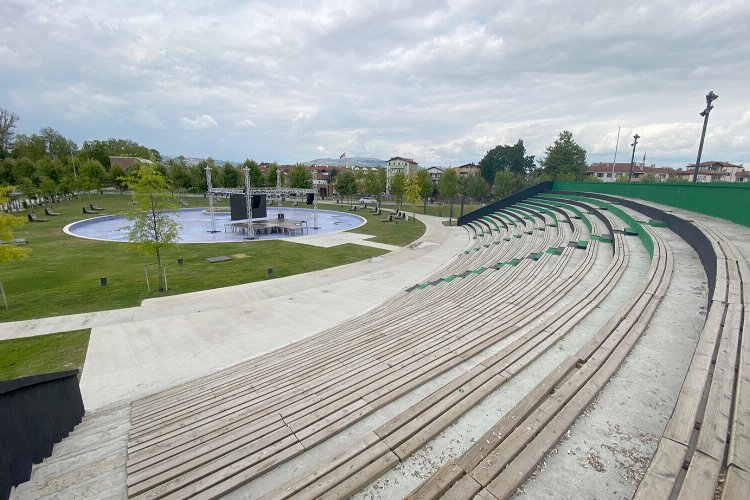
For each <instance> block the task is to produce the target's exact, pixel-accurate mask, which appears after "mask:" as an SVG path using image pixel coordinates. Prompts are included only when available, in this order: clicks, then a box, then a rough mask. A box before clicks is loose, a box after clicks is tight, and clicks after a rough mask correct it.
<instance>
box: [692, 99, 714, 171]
mask: <svg viewBox="0 0 750 500" xmlns="http://www.w3.org/2000/svg"><path fill="white" fill-rule="evenodd" d="M718 98H719V96H717V95H716V94H714V91H713V90H712V91H710V92H709V93H708V94H706V109H704V110H703V111H701V116H702V117H703V131H702V132H701V142H700V144H699V145H698V159H696V160H695V170H693V182H698V169H699V168H700V164H701V155H702V154H703V140H704V139H705V138H706V127H707V126H708V114H709V113H710V112H711V110H712V109H714V107H713V106H712V105H711V103H712V102H714V101H715V100H716V99H718Z"/></svg>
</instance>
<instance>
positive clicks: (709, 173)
mask: <svg viewBox="0 0 750 500" xmlns="http://www.w3.org/2000/svg"><path fill="white" fill-rule="evenodd" d="M744 172H745V167H743V166H742V165H735V164H733V163H729V162H728V161H702V162H701V163H700V165H699V167H698V182H747V178H746V177H745V176H744V175H742V176H740V179H744V180H739V179H738V178H737V175H738V174H742V173H744ZM694 173H695V163H691V164H690V165H688V166H687V167H685V170H681V171H680V175H682V176H683V178H685V180H688V181H692V180H693V174H694Z"/></svg>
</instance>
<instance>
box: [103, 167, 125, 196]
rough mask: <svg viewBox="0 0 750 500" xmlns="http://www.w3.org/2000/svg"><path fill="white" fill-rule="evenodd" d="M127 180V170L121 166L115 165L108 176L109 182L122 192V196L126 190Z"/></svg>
mask: <svg viewBox="0 0 750 500" xmlns="http://www.w3.org/2000/svg"><path fill="white" fill-rule="evenodd" d="M126 180H127V179H126V173H125V170H124V169H123V168H122V167H121V166H120V165H117V164H115V165H112V167H110V169H109V174H107V181H108V182H109V184H111V185H112V186H114V187H116V188H117V190H118V191H120V194H122V192H123V191H124V190H125V187H126V184H127V183H126Z"/></svg>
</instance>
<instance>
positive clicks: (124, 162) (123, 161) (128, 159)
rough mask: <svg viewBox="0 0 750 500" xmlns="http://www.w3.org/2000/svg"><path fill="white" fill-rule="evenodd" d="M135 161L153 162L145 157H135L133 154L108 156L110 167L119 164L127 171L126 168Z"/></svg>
mask: <svg viewBox="0 0 750 500" xmlns="http://www.w3.org/2000/svg"><path fill="white" fill-rule="evenodd" d="M136 163H153V162H152V161H151V160H147V159H146V158H136V157H133V156H110V157H109V165H110V167H112V166H114V165H119V166H120V167H122V169H123V170H124V171H126V172H127V171H128V169H130V167H132V166H133V165H135V164H136Z"/></svg>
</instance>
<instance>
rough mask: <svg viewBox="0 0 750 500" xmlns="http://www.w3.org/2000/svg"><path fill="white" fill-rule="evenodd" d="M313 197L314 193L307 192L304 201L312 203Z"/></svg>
mask: <svg viewBox="0 0 750 500" xmlns="http://www.w3.org/2000/svg"><path fill="white" fill-rule="evenodd" d="M314 199H315V193H307V200H305V203H307V204H308V205H312V202H313V200H314Z"/></svg>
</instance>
